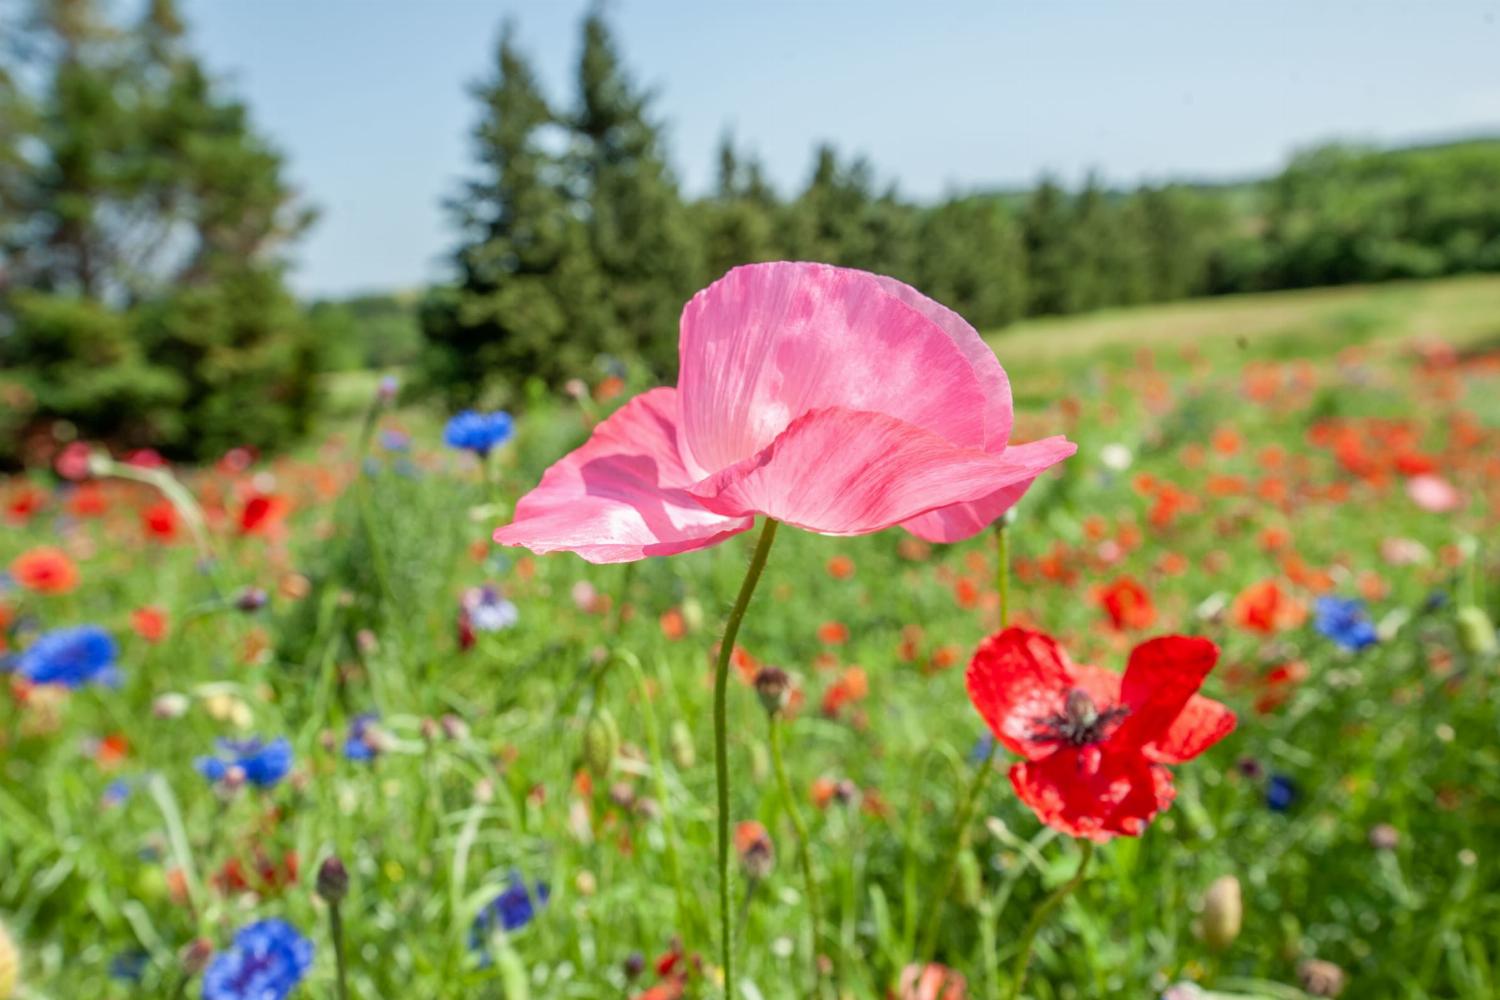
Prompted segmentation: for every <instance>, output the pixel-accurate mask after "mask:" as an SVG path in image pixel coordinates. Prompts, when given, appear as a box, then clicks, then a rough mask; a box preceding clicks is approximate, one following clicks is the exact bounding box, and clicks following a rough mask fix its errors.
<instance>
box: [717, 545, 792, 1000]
mask: <svg viewBox="0 0 1500 1000" xmlns="http://www.w3.org/2000/svg"><path fill="white" fill-rule="evenodd" d="M776 526H777V522H776V521H775V520H773V519H772V518H769V517H768V518H766V521H765V524H764V526H763V527H762V528H761V532H760V540H759V541H758V542H757V543H756V545H755V554H754V555H753V556H751V557H750V568H749V569H747V570H746V571H745V581H744V582H743V583H742V584H740V594H739V596H738V597H737V598H735V601H734V607H733V608H732V609H730V612H729V618H728V619H727V620H726V621H725V622H724V638H723V640H722V641H721V642H720V643H719V658H718V663H717V665H716V666H715V668H714V773H715V778H716V780H717V783H718V790H719V934H720V937H721V941H720V949H719V950H720V954H721V955H722V956H723V960H724V995H725V996H726V997H728V998H731V1000H732V998H733V997H734V996H735V992H734V937H733V925H732V918H731V917H730V913H729V909H730V904H729V733H728V729H729V721H728V717H729V710H728V704H729V703H728V694H729V692H728V687H729V659H730V657H731V656H733V655H734V640H735V637H736V636H738V635H739V633H740V622H742V621H743V620H744V618H745V611H746V609H748V608H749V607H750V598H751V596H752V595H753V594H754V593H755V585H756V584H757V583H759V582H760V574H761V571H762V570H764V569H765V568H766V556H768V555H770V552H771V543H772V542H773V541H775V539H776Z"/></svg>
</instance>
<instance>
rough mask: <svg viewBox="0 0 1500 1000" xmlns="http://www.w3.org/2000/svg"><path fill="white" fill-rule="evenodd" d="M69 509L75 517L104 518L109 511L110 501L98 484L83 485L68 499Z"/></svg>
mask: <svg viewBox="0 0 1500 1000" xmlns="http://www.w3.org/2000/svg"><path fill="white" fill-rule="evenodd" d="M67 507H68V513H69V514H72V515H73V516H74V517H102V516H103V515H104V514H105V512H106V511H108V510H109V499H108V498H107V497H106V496H105V495H104V487H102V486H100V485H99V484H98V483H83V484H81V485H79V487H78V488H77V489H76V490H74V491H73V495H72V496H70V497H69V498H68V504H67Z"/></svg>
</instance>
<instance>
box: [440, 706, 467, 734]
mask: <svg viewBox="0 0 1500 1000" xmlns="http://www.w3.org/2000/svg"><path fill="white" fill-rule="evenodd" d="M438 721H439V722H440V723H442V726H443V735H444V736H446V737H448V738H449V739H450V740H455V741H458V740H466V739H468V738H469V724H468V723H467V722H465V721H464V720H463V719H460V718H459V717H458V716H456V715H454V714H453V713H452V712H449V713H448V714H446V715H444V716H443V717H442V718H441V719H439V720H438Z"/></svg>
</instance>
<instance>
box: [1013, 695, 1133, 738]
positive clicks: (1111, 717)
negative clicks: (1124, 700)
mask: <svg viewBox="0 0 1500 1000" xmlns="http://www.w3.org/2000/svg"><path fill="white" fill-rule="evenodd" d="M1129 714H1130V709H1128V708H1126V707H1125V706H1124V705H1114V706H1110V707H1108V708H1105V709H1103V710H1102V711H1101V710H1100V708H1099V706H1098V705H1096V704H1094V699H1093V698H1091V697H1090V696H1089V693H1088V692H1087V691H1085V690H1083V689H1082V688H1073V689H1072V690H1070V691H1069V692H1068V694H1067V697H1066V698H1065V699H1063V710H1062V711H1061V712H1058V713H1056V714H1053V715H1048V716H1043V717H1042V718H1041V719H1039V720H1037V728H1036V729H1035V730H1033V731H1032V733H1031V737H1030V738H1031V740H1032V741H1033V742H1035V743H1059V744H1065V745H1067V746H1074V747H1084V746H1089V745H1091V744H1094V743H1102V742H1104V739H1105V738H1106V737H1107V736H1108V735H1109V733H1110V730H1111V728H1112V727H1113V726H1114V724H1115V723H1117V722H1119V721H1120V720H1121V719H1123V718H1125V716H1127V715H1129Z"/></svg>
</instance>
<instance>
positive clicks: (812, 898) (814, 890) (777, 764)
mask: <svg viewBox="0 0 1500 1000" xmlns="http://www.w3.org/2000/svg"><path fill="white" fill-rule="evenodd" d="M770 729H771V765H772V767H774V768H775V770H776V784H777V786H778V788H779V790H780V792H781V799H782V801H783V802H784V803H786V812H787V815H788V816H789V817H790V818H791V820H792V829H793V830H794V831H796V834H797V856H798V858H799V859H800V860H801V863H802V881H803V883H804V884H805V885H806V888H807V912H808V916H809V917H810V918H811V921H812V955H811V958H812V990H811V992H810V993H809V994H808V996H817V995H818V993H819V992H820V988H819V982H820V980H821V979H822V973H821V971H820V970H819V969H818V947H819V942H820V941H821V940H822V939H823V935H822V933H821V930H820V928H819V914H820V913H821V912H822V907H821V905H820V904H819V901H818V880H817V878H816V877H815V876H814V875H813V865H812V838H810V837H809V836H808V835H807V823H806V822H805V821H804V820H803V819H802V810H801V808H799V807H798V805H797V799H796V796H794V795H793V794H792V783H791V782H790V781H788V780H787V776H786V765H785V764H784V763H782V757H781V718H780V717H779V716H778V715H772V716H771V717H770Z"/></svg>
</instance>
